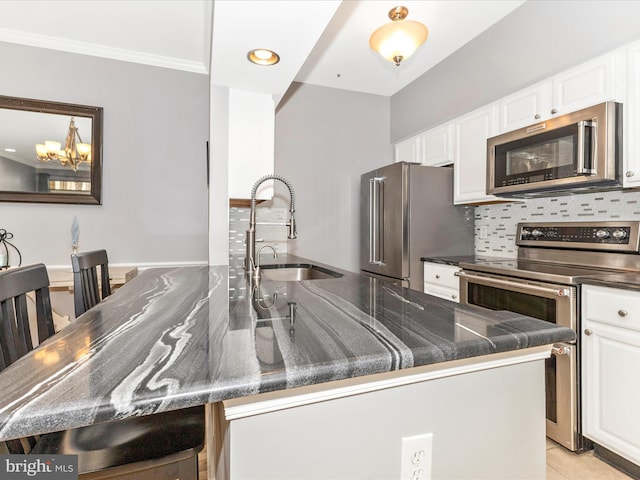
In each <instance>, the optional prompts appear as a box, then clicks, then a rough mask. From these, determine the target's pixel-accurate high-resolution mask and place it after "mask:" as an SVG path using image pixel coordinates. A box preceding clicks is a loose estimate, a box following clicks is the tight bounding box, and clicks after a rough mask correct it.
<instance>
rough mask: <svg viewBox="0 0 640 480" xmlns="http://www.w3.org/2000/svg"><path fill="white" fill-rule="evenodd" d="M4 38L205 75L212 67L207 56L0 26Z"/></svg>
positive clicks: (22, 43)
mask: <svg viewBox="0 0 640 480" xmlns="http://www.w3.org/2000/svg"><path fill="white" fill-rule="evenodd" d="M0 41H2V42H7V43H14V44H20V45H27V46H30V47H39V48H47V49H49V50H60V51H63V52H70V53H77V54H80V55H90V56H93V57H102V58H109V59H112V60H120V61H123V62H132V63H139V64H143V65H151V66H154V67H161V68H170V69H173V70H183V71H186V72H192V73H200V74H204V75H207V74H208V73H209V69H208V67H207V65H208V63H209V61H208V60H205V59H203V61H202V62H196V61H190V60H183V59H180V58H174V57H165V56H162V55H153V54H150V53H145V52H138V51H133V50H125V49H121V48H113V47H105V46H102V45H95V44H91V43H85V42H78V41H74V40H66V39H62V38H58V37H51V36H47V35H40V34H34V33H26V32H20V31H16V30H10V29H5V28H0ZM207 56H208V54H207Z"/></svg>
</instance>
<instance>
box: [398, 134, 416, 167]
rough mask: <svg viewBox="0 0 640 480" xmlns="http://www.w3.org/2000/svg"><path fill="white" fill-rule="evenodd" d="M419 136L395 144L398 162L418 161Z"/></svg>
mask: <svg viewBox="0 0 640 480" xmlns="http://www.w3.org/2000/svg"><path fill="white" fill-rule="evenodd" d="M418 144H419V140H418V137H417V136H415V137H411V138H408V139H407V140H404V141H402V142H400V143H396V144H395V152H396V158H395V161H396V162H409V163H418V162H420V160H419V158H418Z"/></svg>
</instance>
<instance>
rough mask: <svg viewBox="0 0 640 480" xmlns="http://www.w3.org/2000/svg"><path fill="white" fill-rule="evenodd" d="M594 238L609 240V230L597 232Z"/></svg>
mask: <svg viewBox="0 0 640 480" xmlns="http://www.w3.org/2000/svg"><path fill="white" fill-rule="evenodd" d="M596 237H598V238H609V230H597V231H596Z"/></svg>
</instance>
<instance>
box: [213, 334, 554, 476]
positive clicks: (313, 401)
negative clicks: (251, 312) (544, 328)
mask: <svg viewBox="0 0 640 480" xmlns="http://www.w3.org/2000/svg"><path fill="white" fill-rule="evenodd" d="M549 351H550V346H546V347H537V348H533V349H524V350H517V351H512V352H507V353H502V354H494V355H487V356H483V357H476V358H472V359H466V360H459V361H453V362H446V363H441V364H435V365H429V366H425V367H417V368H412V369H406V370H400V371H396V372H390V373H385V374H379V375H371V376H366V377H360V378H356V379H350V380H344V381H337V382H330V383H324V384H319V385H313V386H310V387H302V388H297V389H290V390H285V391H280V392H273V393H267V394H261V395H255V396H252V397H245V398H240V399H236V400H230V401H225V402H221V403H218V404H214V405H209V406H208V408H209V410H208V412H207V413H208V419H209V425H208V426H209V427H210V428H211V429H210V430H209V431H210V432H213V438H211V437H209V438H208V439H207V445H208V460H209V472H208V474H209V478H211V479H213V478H215V479H216V480H223V479H260V480H265V479H277V480H283V479H295V480H301V479H327V480H339V479H348V480H354V479H384V480H392V479H393V480H395V479H402V480H404V479H405V478H406V479H407V480H409V479H416V480H417V479H438V480H440V479H465V480H479V479H491V480H496V479H508V480H514V479H527V480H532V479H544V478H545V476H546V466H545V464H546V461H545V455H546V447H545V394H544V391H545V385H544V359H545V358H547V357H548V356H549ZM425 434H426V437H424V438H423V440H419V441H418V443H416V444H409V445H408V446H407V447H405V449H404V451H403V438H405V437H413V436H418V435H425ZM405 443H407V442H405ZM408 443H410V442H408Z"/></svg>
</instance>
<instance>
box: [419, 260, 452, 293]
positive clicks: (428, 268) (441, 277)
mask: <svg viewBox="0 0 640 480" xmlns="http://www.w3.org/2000/svg"><path fill="white" fill-rule="evenodd" d="M460 270H461V268H460V267H458V266H456V265H443V264H440V263H434V262H424V293H428V294H429V295H433V296H434V297H440V298H444V299H445V300H451V301H453V302H460V280H459V279H458V277H457V276H456V272H459V271H460Z"/></svg>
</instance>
